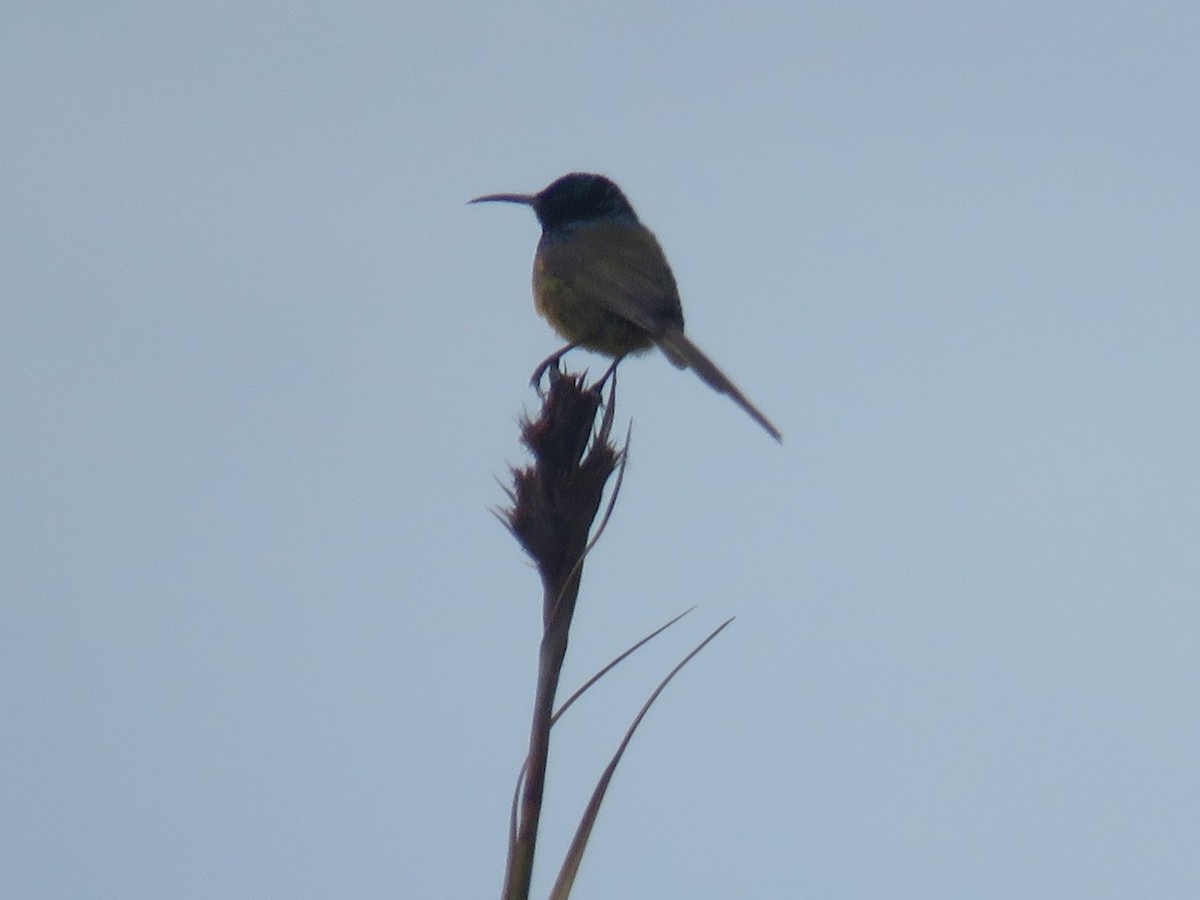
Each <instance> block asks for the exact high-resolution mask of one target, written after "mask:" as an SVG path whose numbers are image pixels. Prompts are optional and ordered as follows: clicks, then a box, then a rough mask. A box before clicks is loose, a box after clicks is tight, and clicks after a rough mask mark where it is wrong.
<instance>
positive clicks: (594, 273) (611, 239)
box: [538, 222, 683, 338]
mask: <svg viewBox="0 0 1200 900" xmlns="http://www.w3.org/2000/svg"><path fill="white" fill-rule="evenodd" d="M538 256H539V257H540V259H541V265H542V266H543V268H544V271H545V272H546V274H548V275H550V276H552V277H553V278H556V279H558V280H560V281H563V282H565V283H566V284H568V285H569V286H570V287H571V288H572V289H573V290H574V291H575V293H576V295H577V296H578V297H580V299H585V300H590V301H592V302H594V303H596V304H597V305H599V306H601V307H603V308H604V309H607V310H608V311H609V312H611V313H613V314H614V315H617V316H620V317H621V318H622V319H625V320H627V321H629V322H631V323H633V324H634V325H636V326H637V327H638V328H641V329H643V330H645V331H646V332H647V334H648V335H649V336H650V337H652V338H653V337H657V336H658V335H660V334H662V333H663V331H664V329H666V328H668V327H673V328H682V327H683V311H682V308H681V306H680V303H679V289H678V288H677V287H676V286H675V276H674V275H672V274H671V267H670V266H669V265H667V258H666V256H665V255H664V254H663V252H662V248H661V247H660V246H659V245H658V241H657V240H656V239H655V237H654V235H653V234H652V233H651V232H650V230H649V229H647V228H646V227H645V226H643V225H640V224H632V225H631V224H629V223H627V222H617V223H610V222H600V223H596V224H589V225H583V226H580V227H579V228H578V229H577V230H575V231H573V232H572V234H571V235H570V236H568V237H565V238H561V239H555V240H549V241H545V242H543V244H542V246H541V247H540V248H539V251H538Z"/></svg>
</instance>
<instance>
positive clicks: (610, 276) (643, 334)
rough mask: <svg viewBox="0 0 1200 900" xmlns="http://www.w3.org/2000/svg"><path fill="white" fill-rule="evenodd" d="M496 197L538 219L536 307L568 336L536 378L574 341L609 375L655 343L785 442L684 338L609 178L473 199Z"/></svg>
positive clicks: (664, 276)
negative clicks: (607, 362) (608, 362)
mask: <svg viewBox="0 0 1200 900" xmlns="http://www.w3.org/2000/svg"><path fill="white" fill-rule="evenodd" d="M496 201H499V202H505V203H521V204H524V205H526V206H529V207H531V208H532V209H533V212H534V215H536V216H537V220H538V223H539V224H540V225H541V226H542V236H541V239H540V240H539V241H538V245H537V252H536V253H535V254H534V258H533V299H534V307H535V308H536V309H537V311H538V312H539V313H540V314H541V315H542V317H543V318H545V319H546V320H547V321H548V322H549V323H550V325H551V326H552V327H553V328H554V330H555V331H557V332H558V333H559V334H560V335H561V336H562V337H563V338H565V339H566V340H567V341H568V342H569V343H568V344H567V345H566V346H565V347H563V348H562V349H560V350H558V351H557V352H556V353H554V354H552V355H551V356H550V357H548V358H547V359H546V360H545V362H543V363H542V364H541V365H540V366H539V367H538V368H537V370H536V371H535V372H534V375H533V379H532V382H533V384H535V385H538V384H540V382H541V377H542V375H543V374H544V372H545V371H546V369H548V368H550V367H551V366H557V365H558V362H559V360H560V359H561V357H562V356H563V355H564V354H565V353H567V352H568V351H570V350H572V349H574V348H576V347H585V348H587V349H588V350H593V351H596V352H598V353H602V354H605V355H607V356H611V357H613V360H614V361H613V366H612V369H610V370H609V371H610V372H611V371H612V370H613V369H615V367H616V365H617V364H618V363H620V361H621V360H622V359H623V358H624V357H625V356H627V355H630V354H639V353H643V352H645V351H647V350H649V349H650V348H651V347H658V348H659V349H660V350H661V351H662V352H663V354H664V355H665V356H666V357H667V359H668V360H670V361H671V362H672V363H673V364H674V365H675V366H676V367H677V368H680V369H691V370H692V371H694V372H695V373H696V374H697V375H699V376H700V378H701V380H703V381H704V382H705V383H706V384H708V385H709V386H710V387H712V388H713V389H714V390H716V391H717V392H718V393H722V394H728V395H729V396H730V397H731V398H732V399H733V401H734V402H735V403H736V404H737V405H738V406H740V407H741V408H742V409H743V410H745V411H746V412H747V413H748V414H749V415H750V417H751V418H752V419H754V421H755V422H757V423H758V424H759V425H761V426H762V427H763V429H765V430H766V432H767V433H768V434H770V435H771V437H773V438H775V440H777V441H780V442H782V441H783V435H782V434H781V433H780V431H779V429H778V428H776V427H775V425H774V424H772V422H771V421H770V420H769V419H768V418H767V417H766V416H765V415H763V414H762V413H761V412H760V411H759V409H758V408H757V407H756V406H755V405H754V404H753V403H751V402H750V401H749V400H748V399H747V398H746V395H745V394H743V393H742V392H741V391H740V390H738V388H737V386H736V385H735V384H734V383H733V382H732V381H730V380H729V378H728V377H727V376H726V375H725V373H724V372H722V371H721V370H720V369H719V368H717V365H716V364H715V363H714V362H713V361H712V360H711V359H709V357H708V355H707V354H705V353H704V352H703V351H702V350H701V349H700V348H699V347H697V346H696V345H695V344H693V343H692V341H691V340H690V339H689V338H688V337H687V336H685V335H684V332H683V308H682V305H681V303H680V299H679V289H678V287H677V286H676V284H675V276H674V274H672V272H671V267H670V265H669V264H668V263H667V257H666V255H665V254H664V253H663V250H662V247H661V246H660V245H659V243H658V239H657V238H656V237H655V236H654V234H653V233H652V232H651V231H650V229H648V228H647V227H646V226H645V225H643V224H642V223H641V222H640V221H639V220H638V217H637V213H635V212H634V211H633V207H632V206H631V205H630V203H629V200H627V199H626V197H625V194H624V193H622V192H621V189H620V188H619V187H617V185H616V184H615V183H614V182H613V181H612V180H611V179H609V178H606V177H605V176H603V175H596V174H592V173H588V172H572V173H570V174H567V175H563V176H562V177H561V178H558V179H557V180H555V181H554V182H552V183H551V184H550V185H549V186H548V187H546V188H544V189H543V190H541V191H538V192H537V193H536V194H486V195H484V196H482V197H476V198H474V199H473V200H470V201H468V202H469V203H489V202H496Z"/></svg>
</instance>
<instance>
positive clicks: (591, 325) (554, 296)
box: [533, 256, 652, 356]
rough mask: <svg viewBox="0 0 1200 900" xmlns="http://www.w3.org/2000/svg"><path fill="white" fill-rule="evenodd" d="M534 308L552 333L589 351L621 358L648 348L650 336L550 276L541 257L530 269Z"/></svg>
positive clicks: (568, 284) (557, 278)
mask: <svg viewBox="0 0 1200 900" xmlns="http://www.w3.org/2000/svg"><path fill="white" fill-rule="evenodd" d="M533 305H534V307H535V308H536V309H537V311H538V312H539V313H540V314H541V315H542V316H543V317H544V318H545V319H546V321H547V322H549V323H550V324H551V325H552V326H553V327H554V330H555V331H557V332H558V333H559V334H560V335H562V336H563V337H564V338H566V339H567V340H568V341H571V342H572V343H575V344H579V345H581V346H583V347H587V348H588V349H589V350H595V351H597V352H599V353H604V354H607V355H608V356H624V355H625V354H627V353H636V352H638V351H639V350H645V349H647V348H648V347H650V346H651V343H652V341H651V339H650V335H649V334H647V332H646V331H645V330H644V329H642V328H639V327H638V326H636V325H634V324H633V323H632V322H629V321H628V320H626V319H623V318H621V317H620V316H618V315H617V314H616V313H614V312H611V311H610V310H609V309H607V308H606V307H605V306H604V305H602V304H601V303H599V302H598V301H597V300H596V299H595V298H593V297H592V296H591V295H590V294H589V293H587V292H586V291H582V290H580V289H579V288H578V287H577V286H575V285H573V284H571V283H570V282H568V281H567V280H565V279H563V278H560V277H558V276H556V275H554V274H553V273H551V272H550V271H549V270H548V267H547V266H546V263H545V260H544V259H542V258H541V257H540V256H539V257H538V258H536V259H535V260H534V265H533Z"/></svg>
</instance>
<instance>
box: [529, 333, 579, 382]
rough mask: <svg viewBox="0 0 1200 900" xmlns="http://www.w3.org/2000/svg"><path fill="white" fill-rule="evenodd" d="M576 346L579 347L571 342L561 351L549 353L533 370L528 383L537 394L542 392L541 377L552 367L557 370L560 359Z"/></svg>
mask: <svg viewBox="0 0 1200 900" xmlns="http://www.w3.org/2000/svg"><path fill="white" fill-rule="evenodd" d="M578 346H579V344H578V343H577V342H575V341H572V342H571V343H569V344H567V346H565V347H563V348H562V349H561V350H556V351H555V352H554V353H551V354H550V355H549V356H547V357H546V358H545V359H543V360H542V361H541V362H540V363H539V364H538V367H537V368H536V369H534V370H533V377H531V378H530V379H529V383H530V384H531V385H533V387H534V388H535V389H536V390H537V392H538V393H539V394H540V393H541V392H542V376H543V375H545V374H546V370H547V369H549V368H550V367H551V366H553V367H554V368H555V369H557V368H558V361H559V360H560V359H562V358H563V357H564V356H566V355H567V353H569V352H570V351H571V350H574V349H575V348H576V347H578Z"/></svg>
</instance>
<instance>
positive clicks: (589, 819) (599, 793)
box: [549, 618, 733, 900]
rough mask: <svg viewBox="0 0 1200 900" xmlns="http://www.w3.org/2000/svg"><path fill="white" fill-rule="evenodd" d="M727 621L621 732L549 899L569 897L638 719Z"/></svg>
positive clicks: (679, 666) (722, 626) (680, 664)
mask: <svg viewBox="0 0 1200 900" xmlns="http://www.w3.org/2000/svg"><path fill="white" fill-rule="evenodd" d="M732 621H733V619H732V618H729V619H726V620H725V621H724V622H722V623H721V624H720V625H719V626H718V627H717V628H716V629H715V630H714V631H713V632H712V633H711V634H710V635H709V636H708V637H706V638H705V639H704V640H703V641H701V642H700V643H699V644H697V645H696V647H695V649H693V650H692V651H691V652H690V653H689V654H688V655H687V656H685V657H684V658H683V659H681V660H680V661H679V662H678V663H677V664H676V666H675V668H673V669H672V670H671V671H670V672H669V673H667V677H666V678H664V679H663V680H662V681H661V682H659V685H658V687H656V688H655V689H654V693H652V694H651V695H650V697H649V698H648V699H647V700H646V702H645V703H644V704H643V705H642V708H641V709H640V710H639V711H638V714H637V715H636V716H634V719H633V722H632V723H630V725H629V729H628V730H627V731H626V732H625V737H624V738H622V739H621V743H620V745H619V746H618V747H617V751H616V753H614V754H613V757H612V759H611V760H609V763H608V766H607V767H606V768H605V770H604V774H603V775H601V776H600V780H599V782H597V784H596V788H595V790H594V791H592V797H591V799H590V800H589V801H588V805H587V809H586V810H584V813H583V818H581V819H580V820H579V828H578V829H577V830H576V832H575V838H574V839H573V840H572V841H571V847H570V849H569V850H568V851H567V856H566V859H565V860H563V866H562V869H561V870H560V871H559V873H558V878H557V879H556V880H555V882H554V889H553V890H552V891H551V892H550V894H549V898H550V900H567V898H568V897H569V896H570V895H571V888H572V886H573V885H574V884H575V876H576V874H578V872H579V864H580V862H582V860H583V851H584V850H585V849H587V842H588V839H589V838H590V837H591V835H592V828H593V826H594V825H595V824H596V817H597V816H598V815H599V814H600V804H601V803H603V802H604V795H605V794H606V793H607V792H608V785H609V783H610V782H611V781H612V777H613V774H614V773H615V772H616V770H617V765H618V764H619V763H620V762H621V757H622V756H624V755H625V749H626V748H627V747H628V746H629V742H630V741H631V740H632V739H633V734H634V732H635V731H637V728H638V726H639V725H641V724H642V719H643V718H645V716H646V713H647V712H648V711H649V710H650V707H651V706H652V705H653V704H654V701H655V700H657V699H658V696H659V694H661V693H662V692H663V689H664V688H666V686H667V685H668V684H670V682H671V679H673V678H674V677H675V676H676V675H677V674H678V673H679V670H680V669H682V668H683V667H684V666H686V665H687V664H688V663H689V662H691V660H692V658H693V657H694V656H695V655H696V654H697V653H699V652H700V651H701V650H703V649H704V648H705V647H706V646H707V645H708V643H709V641H711V640H712V639H713V638H715V637H716V636H717V635H718V634H720V633H721V632H722V631H724V630H725V628H726V626H728V625H729V623H730V622H732Z"/></svg>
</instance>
